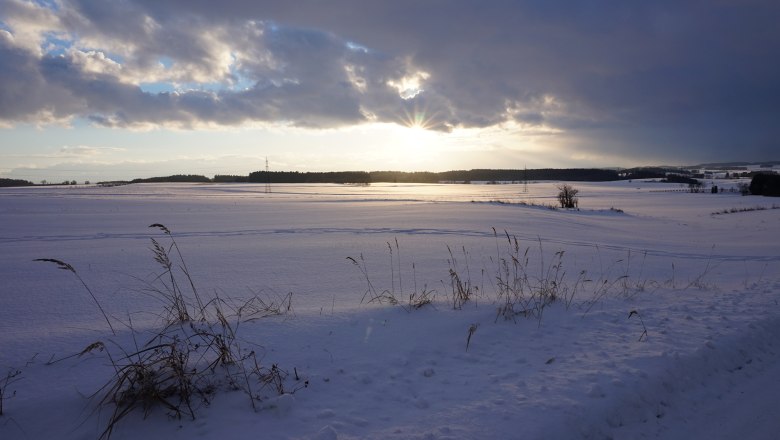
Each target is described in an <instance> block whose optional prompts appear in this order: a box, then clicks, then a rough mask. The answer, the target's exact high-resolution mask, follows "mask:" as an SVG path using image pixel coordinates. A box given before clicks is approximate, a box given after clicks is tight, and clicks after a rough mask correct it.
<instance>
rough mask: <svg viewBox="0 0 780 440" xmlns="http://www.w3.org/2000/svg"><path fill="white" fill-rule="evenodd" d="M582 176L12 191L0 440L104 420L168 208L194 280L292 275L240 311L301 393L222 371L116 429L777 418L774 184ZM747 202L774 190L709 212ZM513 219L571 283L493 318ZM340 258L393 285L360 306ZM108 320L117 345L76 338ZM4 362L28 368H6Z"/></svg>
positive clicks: (655, 426) (448, 431)
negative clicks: (528, 312)
mask: <svg viewBox="0 0 780 440" xmlns="http://www.w3.org/2000/svg"><path fill="white" fill-rule="evenodd" d="M729 185H732V186H733V185H734V182H723V183H722V182H718V186H719V187H726V188H728V187H729ZM574 186H575V187H576V188H578V189H579V190H580V195H581V198H580V210H579V211H567V210H550V209H547V208H545V207H544V205H550V204H554V203H555V198H554V196H555V194H556V189H555V187H556V183H555V182H535V183H531V184H529V185H528V188H527V189H528V191H527V192H524V186H523V185H522V184H520V185H476V184H472V185H444V184H443V185H415V184H373V185H371V186H367V187H361V186H345V185H274V186H273V188H272V190H273V192H272V193H270V194H268V193H265V186H264V185H249V184H246V185H245V184H211V185H201V184H140V185H128V186H120V187H111V188H101V187H96V186H87V187H83V186H82V187H76V188H68V187H44V188H7V189H2V190H0V224H2V232H0V243H2V249H3V252H2V253H0V301H2V302H1V303H0V304H2V307H0V330H1V331H0V368H2V370H0V373H1V374H0V385H2V386H3V387H4V396H5V398H4V399H3V400H4V402H3V404H4V405H3V412H4V414H3V415H2V416H0V438H2V439H37V438H63V439H82V438H84V439H87V438H98V437H99V436H100V434H101V433H102V432H103V430H104V429H105V427H106V423H107V421H108V419H109V416H110V414H111V411H112V407H111V406H107V407H103V408H100V407H98V405H97V403H98V401H99V399H100V397H102V395H101V394H100V393H101V387H102V386H103V385H105V384H106V383H107V382H108V381H109V380H110V379H111V378H112V375H113V374H114V369H113V368H112V367H111V364H110V362H109V359H108V354H107V352H108V353H112V355H116V354H117V353H121V351H122V350H130V349H131V347H134V346H135V345H134V344H143V343H144V342H145V338H147V337H148V336H149V335H150V334H154V332H155V331H157V330H159V329H160V327H161V325H162V322H161V316H160V314H161V313H162V304H161V303H160V302H159V301H158V300H156V299H155V298H153V297H151V296H149V295H148V294H146V292H145V290H144V289H145V286H147V284H145V283H148V282H149V281H150V280H154V276H155V275H156V274H159V273H160V268H159V265H158V264H157V263H156V262H155V261H154V260H153V256H152V253H151V251H150V246H151V241H150V238H155V239H157V240H159V241H160V242H161V243H169V242H168V241H167V240H168V237H167V236H166V235H165V234H164V233H162V232H161V231H160V230H158V229H156V228H149V227H148V226H149V225H151V224H153V223H161V224H164V225H166V226H167V227H168V228H170V229H171V231H172V236H173V237H174V239H175V240H176V242H177V244H178V246H179V247H180V249H181V251H182V254H183V256H184V259H185V261H186V264H187V266H188V268H189V270H190V273H191V274H192V277H193V281H194V283H195V285H196V286H197V288H198V290H199V292H200V293H201V294H202V295H204V296H207V297H208V298H213V297H214V296H215V295H218V296H219V297H220V298H223V299H225V298H228V299H231V300H235V301H236V302H240V301H241V300H246V299H248V298H251V297H252V296H253V295H259V296H260V297H262V298H265V299H266V300H276V301H280V300H282V299H283V298H285V296H286V295H287V294H288V293H292V310H291V311H290V312H288V313H285V314H283V315H280V316H272V317H265V318H260V319H256V320H251V321H247V322H241V323H240V325H239V326H238V338H237V341H238V343H240V344H241V346H242V347H244V348H248V347H251V348H252V349H253V350H255V352H256V356H257V359H258V361H259V362H260V363H261V364H262V365H263V366H265V367H269V366H271V365H273V364H276V365H278V366H279V367H280V368H281V369H283V370H284V371H286V372H287V373H289V375H288V376H287V380H286V382H285V389H286V390H287V391H291V390H295V392H294V393H285V394H282V395H277V393H274V392H271V391H270V390H267V389H264V390H263V392H262V393H261V394H262V395H260V396H259V399H258V400H256V401H255V409H253V407H252V404H251V400H250V398H249V396H248V395H247V394H246V393H244V392H242V391H231V390H228V389H224V388H220V389H219V390H218V391H217V392H216V393H215V394H214V395H213V396H210V399H209V404H203V403H201V404H198V405H196V407H195V408H194V412H195V416H196V417H195V419H194V420H192V419H190V418H187V417H184V418H182V419H180V420H179V419H175V418H171V417H169V415H168V414H167V412H166V410H165V409H164V408H161V407H157V408H153V409H152V410H151V411H150V412H149V414H148V415H147V416H146V417H144V413H143V411H142V410H140V409H138V410H136V411H134V412H132V413H131V414H130V415H128V416H127V417H125V418H124V419H122V420H120V421H119V423H117V425H116V427H115V429H114V431H113V433H112V436H111V438H114V439H140V438H149V439H153V438H166V439H171V440H173V439H185V438H186V439H193V438H195V439H198V438H203V439H211V438H313V439H351V438H398V439H406V438H423V439H428V438H430V439H445V438H648V439H653V438H664V439H667V438H672V439H675V438H680V439H687V438H735V437H738V436H739V437H745V438H758V439H761V438H767V439H769V438H775V437H776V436H777V432H779V430H780V417H779V416H780V414H779V412H780V411H778V409H777V407H776V396H777V395H778V393H780V380H778V377H780V346H779V344H780V342H778V338H777V337H778V335H780V304H779V303H778V300H780V266H779V264H780V254H779V253H778V249H780V247H779V246H778V245H780V222H778V220H780V210H777V209H771V207H772V206H773V205H772V202H773V201H774V200H772V199H764V198H757V197H742V196H740V195H738V194H734V193H728V192H727V193H721V194H709V193H705V194H690V193H682V192H664V190H667V189H678V188H679V187H678V186H677V185H671V184H662V183H657V182H649V181H633V182H610V183H575V184H574ZM476 202H478V203H476ZM499 202H501V203H499ZM521 202H523V204H521ZM755 206H763V207H766V208H768V209H766V210H760V211H746V212H736V213H730V214H722V215H713V213H715V212H720V211H723V210H727V209H731V208H752V207H755ZM610 208H616V209H619V210H622V211H623V212H618V211H616V210H612V209H610ZM494 228H495V231H496V232H495V233H494ZM505 231H506V232H505ZM507 234H508V235H509V236H510V237H516V238H517V240H518V243H519V252H520V255H523V254H524V253H525V251H526V249H527V250H528V251H527V255H528V261H529V262H528V265H527V268H526V269H527V271H528V273H529V274H531V278H532V279H535V280H536V281H538V279H540V278H544V277H545V274H546V273H549V270H550V268H551V266H552V265H553V264H555V261H556V256H555V255H556V253H559V252H563V254H562V256H561V257H560V261H561V263H562V271H565V275H563V278H562V283H561V287H566V288H568V289H569V290H568V293H569V294H571V293H572V292H574V297H573V298H572V299H571V302H570V303H569V304H566V302H565V301H558V302H555V303H553V304H551V305H549V306H547V307H546V308H545V309H544V313H543V314H542V316H541V318H539V317H538V316H536V317H523V316H520V315H518V316H515V317H514V319H510V320H505V319H504V318H503V317H498V318H497V313H496V310H497V307H498V306H500V305H501V302H500V301H499V299H498V298H497V294H496V291H497V286H496V284H497V280H496V275H497V269H498V265H497V261H499V260H500V259H501V258H507V256H508V254H509V253H511V247H510V245H509V243H508V242H507V237H506V235H507ZM396 241H397V245H396ZM448 247H449V249H450V250H451V252H452V255H450V251H448ZM361 256H362V260H361ZM347 257H352V258H354V259H355V260H356V261H359V262H364V264H365V268H366V269H367V271H368V274H369V279H370V280H371V282H372V284H373V285H374V286H375V287H376V288H377V289H378V290H379V291H381V290H383V289H387V290H389V291H394V292H395V295H396V297H398V298H399V299H400V300H401V305H395V306H394V305H389V304H376V303H370V304H368V303H366V302H363V303H361V297H363V295H364V293H365V291H366V288H367V285H366V279H365V278H364V277H363V276H362V275H361V272H360V270H359V268H358V267H356V266H355V265H354V264H353V263H352V262H350V261H349V260H348V259H347ZM453 257H454V258H455V259H456V260H457V262H456V263H455V264H454V269H455V270H456V271H457V272H458V274H459V275H460V276H461V277H462V278H463V279H467V280H469V281H470V282H471V283H472V286H474V287H478V291H477V292H476V293H475V294H474V296H473V298H472V300H471V301H469V302H467V303H466V304H465V305H464V306H463V308H462V309H460V310H454V309H453V307H452V299H451V297H450V291H451V284H450V275H449V269H450V268H451V267H453V266H452V265H451V264H450V263H449V262H448V260H451V259H452V258H453ZM38 258H56V259H59V260H62V261H64V262H67V263H69V264H71V265H72V266H73V267H74V268H75V270H76V271H77V273H78V274H79V276H81V277H82V279H83V280H84V282H85V283H86V284H87V285H88V286H89V287H90V289H91V290H92V291H93V292H94V294H95V296H96V298H97V299H98V300H99V301H100V303H101V305H102V306H103V307H104V308H105V309H106V311H107V313H108V315H109V316H110V319H111V320H112V322H114V323H115V325H114V327H115V328H117V334H116V335H113V334H112V333H111V330H110V329H109V328H108V325H107V324H106V321H105V319H104V317H103V316H102V315H101V314H100V311H99V310H98V308H97V307H96V306H95V304H94V302H93V301H92V300H91V298H90V296H89V294H88V293H87V292H86V291H85V289H84V287H83V286H82V285H81V283H80V282H79V281H78V279H77V278H76V277H75V276H74V275H73V274H72V273H70V272H68V271H63V270H58V269H57V268H56V267H55V266H54V265H52V264H49V263H42V262H35V261H33V260H34V259H38ZM391 261H392V262H391ZM586 280H588V281H586ZM415 286H416V287H415ZM423 286H425V288H427V289H428V290H432V291H435V292H434V294H435V299H434V302H433V304H431V305H428V306H424V307H422V308H420V309H416V310H408V307H402V305H404V303H405V298H408V295H409V294H410V293H412V292H413V291H415V290H416V291H417V292H419V291H420V290H422V289H423ZM575 288H576V290H575ZM402 292H403V293H402ZM631 312H636V313H631ZM131 325H132V329H133V330H132V331H131V330H130V326H131ZM470 329H474V331H473V332H472V333H471V337H470V338H469V333H470V331H469V330H470ZM645 330H646V334H645V333H644V332H645ZM467 339H469V341H468V350H467V347H466V345H467ZM96 341H101V342H103V343H105V346H106V348H107V351H97V350H96V351H92V352H90V353H85V354H84V355H82V356H73V357H69V356H71V355H75V354H78V353H80V352H81V351H82V350H83V349H84V348H85V347H86V346H88V345H89V344H91V343H93V342H96ZM52 360H53V361H56V362H54V363H51V362H50V361H52ZM47 364H48V365H47ZM9 369H18V370H20V371H21V375H20V376H19V377H18V378H19V380H16V381H14V382H12V383H10V384H8V385H7V386H5V382H3V381H2V379H3V377H5V373H6V371H11V370H9ZM296 373H297V374H298V376H299V380H295V378H294V376H295V374H296ZM304 383H306V386H305V387H304ZM96 393H97V394H96Z"/></svg>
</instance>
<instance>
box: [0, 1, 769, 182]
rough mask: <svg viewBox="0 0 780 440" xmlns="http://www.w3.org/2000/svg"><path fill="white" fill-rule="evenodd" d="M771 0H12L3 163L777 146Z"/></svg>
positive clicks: (358, 158) (95, 175)
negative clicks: (482, 0) (484, 0)
mask: <svg viewBox="0 0 780 440" xmlns="http://www.w3.org/2000/svg"><path fill="white" fill-rule="evenodd" d="M779 22H780V3H778V2H777V1H767V0H706V1H687V0H671V1H666V0H659V1H652V2H647V1H600V0H593V1H557V0H533V1H523V0H515V1H502V0H494V1H486V2H476V1H473V0H423V1H420V0H393V1H366V0H330V1H321V0H300V1H295V2H291V1H289V0H284V1H282V0H279V1H276V0H267V1H253V0H221V1H219V2H214V1H208V0H169V1H164V2H160V1H158V0H121V1H120V0H46V1H44V0H41V1H23V0H0V177H12V178H23V179H27V180H31V181H34V182H38V181H41V180H49V181H59V180H62V179H68V180H70V179H73V180H77V181H82V180H90V179H91V180H95V181H98V180H112V179H128V178H134V177H150V176H160V175H169V174H203V175H207V176H212V175H214V174H247V173H249V172H251V171H257V170H262V169H264V168H265V160H266V158H267V159H268V162H269V166H270V168H271V169H272V170H291V171H328V170H331V171H335V170H366V171H368V170H403V171H414V170H429V171H444V170H451V169H471V168H514V169H520V168H523V167H527V168H541V167H630V166H641V165H654V164H656V165H657V164H669V165H673V164H695V163H702V162H725V161H763V160H777V159H778V158H779V156H780V154H778V152H779V151H780V148H779V146H778V139H780V123H778V121H780V110H778V108H780V107H778V102H780V80H778V78H780V57H779V56H778V54H780V26H777V23H779Z"/></svg>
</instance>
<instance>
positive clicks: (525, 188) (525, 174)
mask: <svg viewBox="0 0 780 440" xmlns="http://www.w3.org/2000/svg"><path fill="white" fill-rule="evenodd" d="M527 192H528V167H523V193H527Z"/></svg>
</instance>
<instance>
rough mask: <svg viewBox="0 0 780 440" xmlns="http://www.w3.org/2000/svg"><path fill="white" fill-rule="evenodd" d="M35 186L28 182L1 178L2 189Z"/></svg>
mask: <svg viewBox="0 0 780 440" xmlns="http://www.w3.org/2000/svg"><path fill="white" fill-rule="evenodd" d="M33 185H35V184H34V183H32V182H28V181H27V180H21V179H6V178H0V187H8V186H33Z"/></svg>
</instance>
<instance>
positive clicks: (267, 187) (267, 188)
mask: <svg viewBox="0 0 780 440" xmlns="http://www.w3.org/2000/svg"><path fill="white" fill-rule="evenodd" d="M265 192H266V193H270V192H271V171H269V168H268V156H266V157H265Z"/></svg>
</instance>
